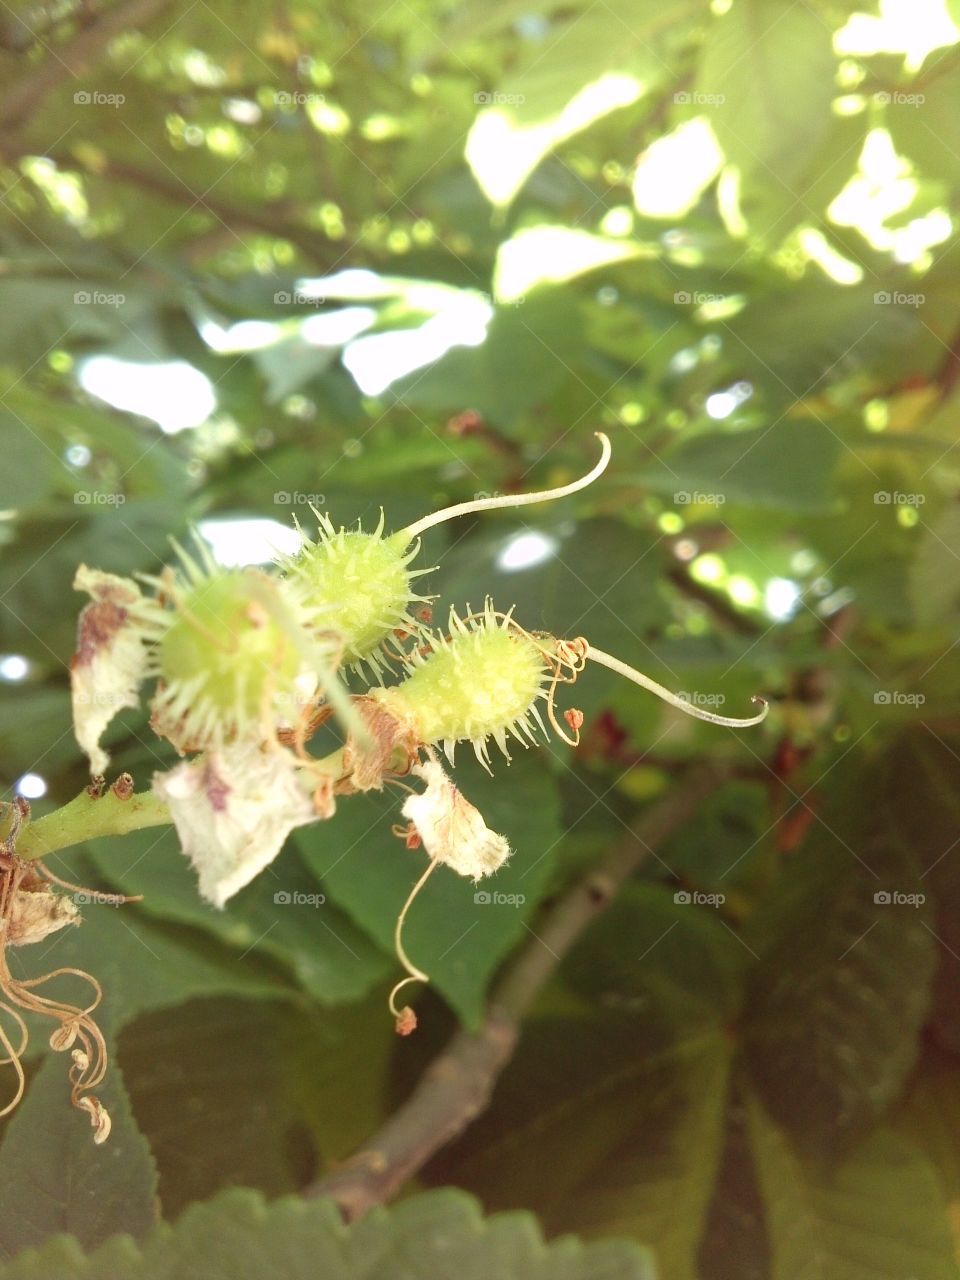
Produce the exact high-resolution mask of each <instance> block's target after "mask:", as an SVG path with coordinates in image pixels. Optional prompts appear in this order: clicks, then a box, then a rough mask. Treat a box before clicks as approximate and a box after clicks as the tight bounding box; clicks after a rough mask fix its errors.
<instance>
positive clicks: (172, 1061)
mask: <svg viewBox="0 0 960 1280" xmlns="http://www.w3.org/2000/svg"><path fill="white" fill-rule="evenodd" d="M395 1045H396V1035H395V1033H394V1029H393V1023H392V1021H391V1019H390V1018H389V1017H388V1016H387V1014H386V1012H385V1009H384V996H383V993H382V992H381V991H378V992H377V993H376V996H375V997H372V998H368V999H367V1000H366V1001H364V1002H363V1004H361V1005H357V1006H344V1007H343V1008H341V1009H339V1010H337V1012H336V1013H335V1014H331V1013H330V1012H329V1011H328V1010H322V1011H321V1010H320V1009H318V1008H317V1007H316V1006H310V1005H308V1004H307V1003H306V1002H304V1001H298V1002H296V1003H294V1002H292V1001H286V1002H284V1003H278V1002H274V1001H270V1002H267V1001H257V1002H253V1001H250V1000H243V999H208V1000H193V1001H190V1002H189V1003H187V1004H183V1005H180V1006H178V1007H177V1008H175V1009H168V1010H163V1011H159V1012H154V1013H152V1014H149V1015H147V1016H144V1017H141V1018H138V1019H137V1020H136V1021H135V1022H132V1023H130V1024H129V1025H128V1026H127V1027H126V1028H125V1030H124V1032H123V1034H122V1036H121V1037H120V1044H119V1059H120V1063H121V1066H122V1068H123V1075H124V1080H125V1081H126V1084H127V1089H128V1090H129V1093H130V1098H131V1101H132V1103H133V1107H134V1110H135V1112H136V1115H137V1120H138V1122H139V1124H140V1127H141V1129H142V1130H143V1132H144V1134H145V1135H146V1136H147V1138H148V1139H149V1141H150V1145H151V1147H152V1149H153V1152H154V1155H155V1157H156V1161H157V1165H158V1167H159V1172H160V1198H161V1201H162V1203H163V1206H164V1212H165V1213H166V1215H167V1217H168V1218H171V1219H172V1218H176V1217H177V1216H178V1215H179V1214H180V1213H181V1212H182V1211H183V1209H185V1208H186V1207H187V1206H188V1205H189V1204H190V1203H192V1202H193V1201H195V1200H203V1199H206V1198H208V1197H209V1196H211V1195H214V1194H215V1193H216V1192H218V1191H220V1190H222V1189H223V1188H225V1187H228V1186H248V1187H254V1188H256V1189H257V1190H259V1191H263V1192H264V1193H265V1194H267V1195H271V1196H276V1195H280V1194H283V1193H285V1192H293V1191H297V1190H299V1189H300V1188H301V1187H303V1186H304V1185H306V1183H307V1182H309V1181H311V1180H312V1179H314V1178H316V1177H317V1176H319V1174H320V1173H322V1172H325V1171H326V1170H327V1169H329V1168H330V1167H331V1166H332V1164H333V1163H334V1162H335V1161H338V1160H343V1159H345V1158H346V1157H347V1156H348V1155H349V1154H350V1152H351V1151H352V1150H353V1149H354V1148H356V1147H357V1146H359V1145H360V1143H361V1142H363V1141H364V1139H366V1138H367V1137H369V1135H370V1133H372V1132H373V1131H374V1130H375V1129H376V1127H377V1125H379V1124H380V1123H382V1121H383V1119H384V1118H385V1116H384V1109H385V1096H386V1095H387V1094H388V1088H387V1083H388V1082H387V1074H388V1064H389V1058H390V1053H391V1052H392V1050H393V1049H394V1047H395ZM241 1062H242V1063H243V1070H242V1071H238V1070H237V1064H238V1063H241ZM185 1117H187V1118H188V1124H189V1140H188V1141H185V1140H184V1127H185Z"/></svg>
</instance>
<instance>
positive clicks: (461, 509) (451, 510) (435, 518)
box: [404, 431, 612, 542]
mask: <svg viewBox="0 0 960 1280" xmlns="http://www.w3.org/2000/svg"><path fill="white" fill-rule="evenodd" d="M595 435H596V437H597V439H598V440H599V441H600V458H599V461H598V462H597V463H596V465H595V466H593V467H591V469H590V470H589V471H588V472H587V474H586V475H583V476H580V478H579V479H578V480H573V481H571V482H570V484H562V485H559V486H558V487H557V488H555V489H540V490H538V491H537V492H536V493H505V494H501V495H500V496H499V497H493V498H475V499H474V500H473V501H472V502H458V503H456V505H455V506H452V507H444V508H443V509H442V510H440V511H434V512H432V513H431V514H430V515H428V516H424V517H423V519H422V520H417V521H416V522H415V523H414V524H411V525H408V526H407V528H406V529H405V530H404V534H405V535H406V537H407V538H408V539H409V540H410V541H411V542H412V541H413V539H414V538H417V537H419V536H420V534H421V533H423V532H424V531H425V530H427V529H432V528H433V527H434V525H438V524H444V523H445V522H446V521H447V520H455V519H456V518H457V517H458V516H468V515H473V514H474V512H477V511H496V510H498V509H499V508H501V507H527V506H530V505H531V504H532V503H534V502H552V501H553V499H554V498H566V497H568V496H569V495H570V494H571V493H577V492H578V491H579V490H580V489H586V487H587V486H588V485H591V484H593V482H594V480H596V479H597V477H598V476H601V475H602V474H603V472H604V471H606V469H607V463H608V462H609V461H610V454H611V452H612V450H611V447H610V441H609V440H608V439H607V437H606V436H605V435H604V434H603V432H602V431H597V432H595Z"/></svg>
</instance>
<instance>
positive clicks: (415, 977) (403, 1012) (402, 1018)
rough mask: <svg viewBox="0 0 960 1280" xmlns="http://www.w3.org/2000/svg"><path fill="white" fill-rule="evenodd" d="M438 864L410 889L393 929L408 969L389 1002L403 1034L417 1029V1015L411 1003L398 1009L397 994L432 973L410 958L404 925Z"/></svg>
mask: <svg viewBox="0 0 960 1280" xmlns="http://www.w3.org/2000/svg"><path fill="white" fill-rule="evenodd" d="M438 865H439V859H438V858H434V859H433V860H432V861H431V862H430V863H429V864H428V866H427V869H426V871H424V873H423V875H422V876H421V877H420V879H419V880H418V881H417V883H416V884H415V885H414V886H413V888H412V889H411V890H410V893H409V894H408V896H407V900H406V902H405V903H404V904H403V908H402V909H401V911H400V914H399V915H398V916H397V923H396V925H395V926H394V930H393V945H394V950H395V951H396V953H397V959H398V960H399V961H400V963H401V964H402V965H403V967H404V969H405V970H406V971H407V976H406V977H405V978H401V979H400V981H399V982H398V983H397V984H396V986H395V987H394V988H393V990H392V991H391V992H390V996H389V999H388V1004H389V1006H390V1012H391V1013H392V1014H393V1016H394V1018H395V1019H396V1027H397V1033H398V1034H399V1035H402V1036H406V1035H409V1034H410V1032H411V1031H414V1030H415V1029H416V1026H417V1015H416V1014H415V1013H414V1012H413V1010H412V1009H411V1008H410V1006H409V1005H404V1006H403V1008H402V1009H398V1008H397V996H398V995H399V993H400V992H401V991H402V990H403V988H404V987H407V986H409V985H410V984H411V983H412V982H429V981H430V975H429V974H426V973H424V972H423V970H422V969H418V968H417V966H416V965H415V964H414V963H413V961H412V960H411V959H410V957H409V956H408V955H407V952H406V949H405V948H404V945H403V925H404V922H405V920H406V918H407V912H408V911H409V910H410V908H411V907H412V906H413V903H414V899H415V898H416V897H417V895H418V894H419V892H420V890H421V889H422V888H423V886H424V885H425V884H426V883H427V880H428V879H429V878H430V876H431V875H432V874H433V872H434V870H435V869H436V868H437V866H438Z"/></svg>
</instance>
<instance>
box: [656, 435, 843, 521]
mask: <svg viewBox="0 0 960 1280" xmlns="http://www.w3.org/2000/svg"><path fill="white" fill-rule="evenodd" d="M840 448H841V446H840V441H839V438H838V437H837V435H836V433H835V432H833V431H831V430H830V428H829V427H827V426H826V425H825V424H824V423H821V422H819V421H817V420H815V419H808V420H806V421H803V422H790V421H787V422H784V421H780V422H776V423H774V424H773V425H772V426H769V427H762V428H760V429H759V430H757V431H735V432H722V433H721V432H714V433H711V434H710V435H702V436H696V437H694V438H693V439H691V440H686V441H682V442H681V443H680V444H678V445H677V446H676V447H675V448H674V449H672V450H670V451H669V452H668V453H667V454H666V455H665V456H664V458H663V459H658V461H657V462H655V463H654V464H652V465H651V466H649V467H647V468H645V469H644V470H643V471H642V472H641V476H642V480H643V483H645V484H649V485H651V486H652V487H654V488H656V489H658V490H659V491H660V492H662V493H670V494H679V495H680V496H679V498H674V501H675V502H680V503H688V502H690V501H691V498H690V496H689V495H691V494H696V493H706V494H718V495H720V496H721V498H722V499H723V501H725V502H742V503H746V504H749V505H751V506H757V507H774V508H779V509H783V510H787V511H791V510H793V511H796V510H800V511H803V510H823V509H824V508H826V507H828V506H829V504H830V501H831V498H830V493H829V488H828V485H829V481H830V476H831V473H832V471H833V468H834V465H835V463H836V461H837V457H838V455H839V453H840Z"/></svg>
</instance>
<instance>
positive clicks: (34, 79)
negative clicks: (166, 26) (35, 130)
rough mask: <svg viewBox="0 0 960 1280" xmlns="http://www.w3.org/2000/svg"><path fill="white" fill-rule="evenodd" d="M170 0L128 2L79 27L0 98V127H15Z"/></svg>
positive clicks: (164, 6)
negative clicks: (109, 47)
mask: <svg viewBox="0 0 960 1280" xmlns="http://www.w3.org/2000/svg"><path fill="white" fill-rule="evenodd" d="M171 3H172V0H130V3H129V4H116V5H114V6H113V7H112V8H111V9H107V10H105V11H104V12H103V13H102V14H101V15H100V16H99V17H97V18H96V19H95V20H94V21H93V22H91V23H90V24H89V26H81V27H80V28H79V30H78V31H77V32H76V33H75V35H74V36H73V38H72V39H71V40H68V41H67V42H66V43H65V44H62V45H58V46H57V47H56V49H55V50H54V51H53V52H52V53H51V54H50V55H49V57H48V58H47V60H46V61H45V62H44V63H42V64H41V65H40V66H39V67H37V68H35V69H33V70H31V71H30V72H28V74H27V75H25V76H23V77H22V78H21V79H20V80H18V81H16V83H15V84H13V85H11V87H10V88H9V89H8V90H7V92H6V93H5V94H4V95H3V96H2V97H0V124H3V126H4V127H5V128H7V129H9V128H10V127H11V126H12V125H15V124H19V123H20V122H21V121H22V120H24V119H26V118H27V117H28V116H30V115H31V114H32V113H33V112H34V111H36V109H37V108H38V107H39V105H40V103H41V102H42V101H43V99H44V98H45V97H46V96H47V94H48V93H49V92H50V91H51V90H52V89H54V88H55V87H56V86H57V85H58V84H60V82H61V81H62V80H66V79H67V78H68V77H70V76H73V77H76V76H78V75H82V74H83V73H84V72H86V71H89V70H90V68H91V67H92V66H94V65H95V64H96V62H97V61H98V60H99V58H100V55H101V54H102V53H103V51H104V50H105V49H106V47H107V45H108V44H109V43H110V41H111V40H112V39H113V38H114V37H115V36H118V35H121V34H122V33H123V32H124V31H130V30H137V29H142V28H143V27H145V26H146V25H147V24H148V23H150V22H151V21H152V20H153V19H154V18H155V17H157V15H158V14H160V13H162V12H163V10H164V9H168V8H169V7H170V5H171Z"/></svg>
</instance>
